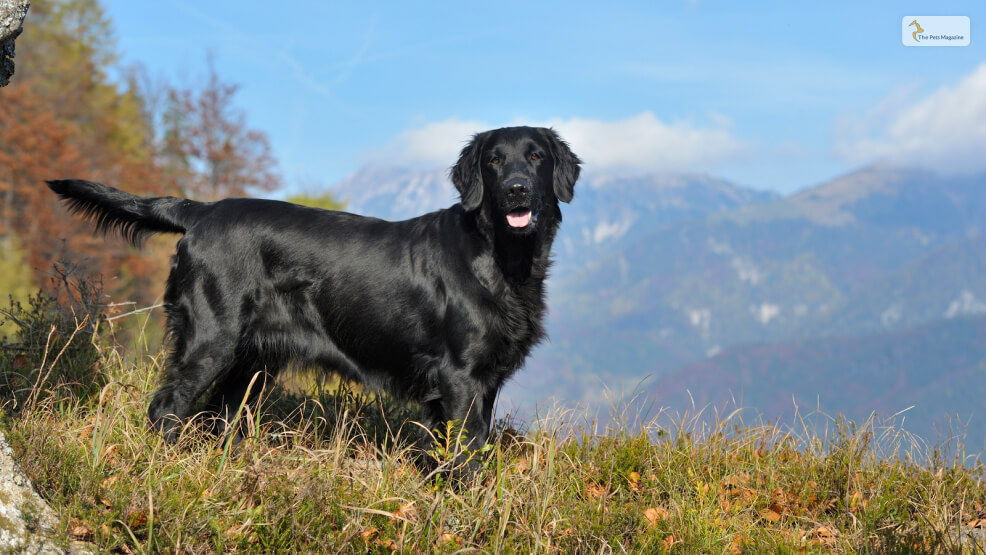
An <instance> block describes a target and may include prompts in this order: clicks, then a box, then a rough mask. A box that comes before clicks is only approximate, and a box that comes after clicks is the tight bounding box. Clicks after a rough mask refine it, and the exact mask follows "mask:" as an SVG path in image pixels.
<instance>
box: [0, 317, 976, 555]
mask: <svg viewBox="0 0 986 555" xmlns="http://www.w3.org/2000/svg"><path fill="white" fill-rule="evenodd" d="M56 309H57V306H56V305H54V304H53V303H50V302H45V301H43V300H38V301H37V302H36V303H35V305H34V306H33V307H28V308H25V309H20V310H19V311H18V310H14V311H11V312H12V314H11V315H12V316H14V317H16V319H17V320H18V321H19V322H20V323H21V325H22V327H21V330H20V333H19V334H18V336H17V337H14V338H11V339H8V341H7V343H6V344H5V349H4V350H2V351H0V367H2V368H4V370H5V371H4V373H3V379H2V380H0V388H2V389H0V391H2V394H3V396H4V398H5V399H6V404H5V405H4V407H5V408H4V412H3V417H2V430H3V431H4V433H5V434H6V435H7V438H8V441H9V442H10V443H11V445H12V446H13V448H14V451H15V456H16V458H17V459H18V460H19V461H20V462H21V463H22V464H23V466H24V468H25V470H26V472H27V474H28V476H29V477H30V478H31V479H32V481H33V482H34V484H35V487H36V488H37V490H38V491H39V493H40V494H41V495H42V496H43V497H44V498H45V499H47V500H48V501H49V503H50V504H51V505H52V507H53V508H54V509H55V511H56V512H57V513H58V515H59V517H60V519H61V530H60V531H61V532H62V533H63V535H64V537H65V538H66V542H67V541H68V539H69V538H72V539H78V540H84V541H88V542H92V543H94V544H95V545H96V546H97V547H98V548H99V549H100V550H105V551H111V552H119V553H137V552H188V553H202V552H205V553H209V552H227V551H237V552H238V551H244V552H257V553H267V552H294V553H300V552H379V553H389V552H394V551H396V552H422V551H423V552H442V553H446V552H447V553H451V552H457V551H480V552H507V553H510V552H519V553H526V552H558V553H572V552H593V553H595V552H633V553H658V552H670V553H694V552H703V553H759V552H764V551H771V552H802V551H807V552H814V551H826V552H827V551H837V552H848V553H855V552H881V553H888V552H889V553H895V552H897V553H914V552H917V553H922V552H927V553H941V552H954V553H981V552H982V549H983V548H984V544H983V541H984V540H983V539H982V538H983V537H984V533H986V487H984V484H983V479H984V472H983V470H984V469H983V466H982V465H981V463H979V462H977V460H976V459H974V458H968V457H966V456H965V454H964V453H962V451H961V447H960V446H940V448H938V449H936V448H934V447H929V446H928V445H926V444H924V443H922V442H921V441H920V440H918V439H917V438H913V437H911V436H909V435H908V434H906V433H904V432H902V431H900V430H897V429H895V428H893V427H888V426H883V425H881V424H880V423H877V422H873V421H869V422H866V423H862V424H854V423H851V422H847V421H845V420H842V419H839V418H835V419H830V420H829V421H828V424H827V425H823V426H822V427H821V428H819V427H817V426H814V427H809V426H807V425H806V424H804V421H803V420H802V419H800V418H796V419H795V421H793V422H791V423H790V425H787V426H782V425H763V424H761V423H754V422H744V417H743V413H742V412H741V411H737V412H735V413H733V414H730V415H723V416H722V417H721V418H719V419H718V420H717V424H714V425H711V426H708V425H705V424H702V422H704V421H705V420H703V419H699V418H694V417H693V416H691V415H688V414H685V415H681V416H674V415H669V414H666V413H662V412H660V411H657V412H656V413H652V414H648V413H647V412H646V411H643V410H642V409H641V410H637V408H638V407H643V406H644V404H642V403H638V402H635V401H630V402H628V403H626V405H625V406H623V407H622V409H620V410H616V412H617V414H616V415H615V417H614V418H613V421H614V422H616V424H615V425H613V426H611V427H610V428H609V429H607V430H597V429H595V427H594V425H593V422H592V421H590V420H589V419H588V418H586V417H585V416H584V414H583V413H580V412H579V411H578V410H575V409H570V410H562V409H558V410H554V411H550V413H549V414H548V415H547V416H546V417H544V418H542V419H541V420H539V421H538V422H536V423H530V424H522V423H516V422H514V423H509V424H508V423H504V422H501V423H500V424H499V426H498V430H499V441H498V442H497V443H495V444H494V445H493V446H492V448H490V449H489V450H488V452H487V453H485V462H484V468H483V470H482V471H481V472H480V473H479V474H478V475H476V476H475V477H474V478H473V479H471V480H467V481H465V482H462V483H455V482H452V481H449V480H446V479H445V478H444V475H443V474H425V473H423V472H422V471H420V470H418V469H417V468H416V467H414V466H412V465H411V464H410V463H409V461H410V457H409V456H408V453H407V451H406V450H405V449H403V448H402V447H400V446H399V445H396V446H395V442H394V439H393V438H394V432H396V431H397V430H396V428H399V427H401V426H402V423H404V422H405V421H406V420H407V419H408V418H409V417H410V418H413V407H412V408H405V407H400V406H397V405H394V404H393V403H391V402H390V401H388V400H386V399H374V398H372V397H370V396H367V395H364V394H362V393H359V392H355V391H353V390H352V389H351V388H349V387H346V386H341V387H336V388H331V390H329V388H317V389H318V390H315V391H309V392H308V393H309V394H308V395H299V394H298V393H295V392H292V391H291V390H289V389H288V388H285V387H282V386H274V387H270V388H268V391H269V392H267V393H265V395H264V401H263V403H262V404H261V406H260V407H244V409H243V411H242V412H241V414H240V417H239V421H238V424H239V425H240V426H242V427H244V429H245V430H247V432H248V435H249V436H250V437H249V438H248V439H246V440H244V441H243V442H242V443H241V444H240V445H238V446H236V447H232V446H230V445H228V444H223V443H220V442H219V441H218V440H216V439H215V438H214V437H212V436H211V435H209V434H208V433H205V432H203V431H202V430H201V429H200V428H201V426H199V427H196V426H190V427H189V428H188V429H187V430H186V432H185V433H184V434H183V436H182V437H181V439H180V441H179V443H178V445H174V446H171V445H166V444H165V443H164V442H163V441H162V440H161V438H160V437H159V436H158V435H157V434H154V433H151V432H150V431H149V430H148V428H147V426H146V420H145V418H146V416H145V410H146V406H147V402H148V399H149V396H150V394H151V393H152V391H153V389H154V385H155V383H156V380H157V376H158V375H159V373H160V371H161V365H162V363H163V360H164V356H163V353H160V352H145V350H144V349H143V348H141V347H136V348H129V349H125V348H123V347H120V346H119V345H115V344H113V341H112V338H113V333H112V325H111V323H110V322H107V321H106V320H105V319H102V320H99V322H100V323H99V325H98V326H91V325H89V322H90V321H91V320H86V319H85V317H84V316H83V317H82V320H81V321H78V320H77V319H78V318H79V317H80V314H83V313H84V312H85V311H76V314H75V315H74V316H68V315H67V313H64V311H62V313H60V312H59V311H58V310H56ZM90 316H98V315H90ZM76 322H78V325H76ZM52 324H54V325H55V327H54V328H52V327H51V325H52ZM53 329H54V331H52V330H53ZM311 381H312V380H295V382H296V383H309V382H311ZM314 385H315V384H312V386H313V387H314ZM818 418H820V417H818V416H817V415H816V416H814V417H813V419H814V420H818ZM403 427H404V429H408V430H409V429H412V428H414V424H413V423H404V424H403ZM819 429H821V430H822V431H817V430H819ZM449 436H450V438H451V439H449V440H448V441H445V440H442V441H440V442H439V443H440V444H441V445H440V447H438V448H436V449H435V451H434V452H433V455H434V456H435V457H436V458H437V459H438V461H439V462H448V463H449V464H451V462H450V461H451V457H450V456H449V455H448V454H449V453H451V452H453V451H454V442H455V434H454V433H451V434H449ZM944 447H947V448H948V449H944V450H943V448H944ZM946 451H947V452H946ZM480 455H481V454H477V456H480ZM975 538H979V539H978V541H979V544H978V547H976V544H975V543H974V542H975V541H977V540H975ZM977 550H978V551H977Z"/></svg>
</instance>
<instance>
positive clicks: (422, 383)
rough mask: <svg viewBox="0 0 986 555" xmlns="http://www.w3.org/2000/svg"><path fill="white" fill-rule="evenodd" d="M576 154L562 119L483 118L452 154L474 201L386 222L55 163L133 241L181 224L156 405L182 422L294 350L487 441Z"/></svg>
mask: <svg viewBox="0 0 986 555" xmlns="http://www.w3.org/2000/svg"><path fill="white" fill-rule="evenodd" d="M580 163H581V161H580V160H579V158H578V157H577V156H575V154H573V153H572V151H571V150H570V149H569V147H568V145H567V144H566V143H565V142H564V141H562V140H561V139H560V138H559V137H558V135H557V134H556V133H555V131H554V130H551V129H544V128H531V127H507V128H503V129H495V130H492V131H487V132H484V133H480V134H478V135H476V136H475V137H473V139H472V141H471V142H470V143H469V144H468V145H467V146H466V147H465V148H463V149H462V153H461V154H460V156H459V159H458V161H457V162H456V164H455V166H453V167H452V168H451V170H450V176H451V179H452V182H453V183H454V184H455V186H456V188H457V189H458V191H459V194H460V196H461V202H460V203H458V204H455V205H454V206H452V207H451V208H448V209H445V210H439V211H437V212H431V213H429V214H425V215H423V216H419V217H417V218H413V219H410V220H406V221H401V222H387V221H383V220H379V219H375V218H368V217H363V216H357V215H353V214H347V213H344V212H336V211H329V210H320V209H316V208H308V207H303V206H298V205H295V204H290V203H285V202H278V201H272V200H260V199H247V198H234V199H226V200H221V201H218V202H210V203H205V202H196V201H193V200H188V199H182V198H174V197H160V198H142V197H137V196H134V195H131V194H129V193H125V192H123V191H119V190H117V189H114V188H112V187H108V186H106V185H102V184H99V183H92V182H89V181H81V180H61V181H49V182H48V185H49V187H51V189H52V190H53V191H54V192H55V193H57V194H58V195H60V196H61V197H62V198H63V199H64V200H66V201H67V203H68V207H69V209H70V210H71V211H73V212H76V213H80V214H82V215H83V216H85V217H87V218H90V219H91V220H93V221H94V223H95V224H96V227H97V228H98V229H99V230H101V231H103V232H107V231H119V232H121V233H122V234H123V235H124V236H126V237H127V238H128V239H129V240H130V241H131V242H132V243H134V244H135V245H137V244H139V243H140V241H141V239H142V238H143V237H144V236H146V235H148V234H152V233H159V232H162V233H183V234H184V237H182V238H181V239H180V240H179V241H178V244H177V249H176V250H177V252H176V254H175V255H174V256H173V257H172V261H171V275H170V276H169V277H168V283H167V288H166V291H165V296H164V303H165V309H166V311H167V327H168V332H169V337H170V343H171V353H170V358H169V361H168V369H167V371H166V375H165V377H164V381H163V384H162V385H161V387H160V388H159V389H158V390H157V392H156V393H155V394H154V398H153V400H152V401H151V404H150V408H149V409H148V416H149V417H150V420H151V422H152V423H154V425H156V426H158V427H159V428H160V430H161V431H162V432H163V433H164V435H165V437H166V438H168V439H169V440H173V439H174V438H175V436H176V435H177V433H178V431H179V429H180V420H181V419H185V418H187V417H188V416H190V413H191V411H192V410H193V403H194V402H195V401H196V399H197V398H198V397H200V396H201V395H202V394H203V393H204V392H205V391H206V390H207V389H208V388H209V387H210V386H211V385H213V384H215V387H214V388H213V394H212V396H211V398H210V400H209V402H208V405H207V406H208V407H209V410H211V411H214V412H217V413H218V414H219V415H220V416H223V417H226V418H228V417H229V416H230V415H231V414H233V412H235V410H236V409H237V408H238V406H239V403H240V402H242V400H243V398H244V396H245V394H246V393H247V387H248V384H249V383H250V381H251V378H252V377H253V376H254V375H255V374H256V373H257V372H265V373H266V374H267V375H268V376H273V375H275V374H276V373H277V372H278V371H279V370H281V369H282V368H283V367H284V366H285V365H286V364H287V363H288V362H289V361H298V362H301V363H306V364H313V365H317V366H319V367H322V368H324V369H326V370H327V371H335V372H338V373H340V374H341V375H342V376H343V377H345V378H349V379H353V380H356V381H359V382H361V383H364V384H367V385H369V386H371V387H377V388H381V389H384V390H386V391H388V392H390V393H391V394H392V395H394V396H396V397H399V398H403V399H410V400H414V401H417V402H419V403H420V404H421V405H422V406H423V408H424V413H425V419H426V421H425V422H424V424H425V425H427V426H428V427H429V429H434V428H436V427H437V426H439V425H440V424H441V423H443V422H445V421H448V420H455V419H460V420H461V421H462V422H464V424H465V429H466V431H467V437H468V438H469V440H470V443H471V445H472V446H473V447H476V446H479V445H482V444H483V443H485V442H486V439H487V436H488V434H489V428H490V423H491V418H492V412H493V403H494V401H495V399H496V395H497V392H498V391H499V390H500V387H501V386H502V385H503V383H504V381H505V380H506V379H507V378H509V377H510V376H511V375H512V374H513V373H514V372H516V371H517V370H518V369H519V368H520V367H521V366H522V365H523V364H524V359H525V358H526V357H527V355H528V353H530V351H531V348H532V347H534V345H536V344H537V343H538V342H539V341H540V340H541V339H542V338H543V337H544V335H545V332H544V328H543V326H542V319H543V316H544V311H545V301H544V280H545V278H546V276H547V273H548V266H549V256H550V251H551V243H552V240H553V239H554V236H555V231H556V230H557V228H558V224H559V222H561V211H560V209H559V206H558V201H562V202H569V201H571V200H572V195H573V192H574V186H575V182H576V180H577V179H578V177H579V170H580V167H579V164H580Z"/></svg>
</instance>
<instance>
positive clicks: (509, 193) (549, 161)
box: [451, 127, 582, 235]
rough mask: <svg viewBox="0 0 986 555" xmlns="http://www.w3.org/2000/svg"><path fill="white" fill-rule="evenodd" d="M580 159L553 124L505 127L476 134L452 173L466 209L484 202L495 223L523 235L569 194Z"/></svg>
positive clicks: (573, 187) (571, 190)
mask: <svg viewBox="0 0 986 555" xmlns="http://www.w3.org/2000/svg"><path fill="white" fill-rule="evenodd" d="M581 163H582V161H581V160H579V158H578V156H576V155H575V154H574V153H572V151H571V149H569V148H568V144H566V143H565V141H563V140H561V138H560V137H559V136H558V134H557V133H555V131H554V130H553V129H545V128H542V127H504V128H502V129H494V130H492V131H486V132H484V133H479V134H478V135H476V136H474V137H473V139H472V141H470V143H469V144H468V145H466V147H465V148H463V149H462V153H461V154H460V155H459V161H458V162H456V164H455V166H453V167H452V170H451V178H452V183H454V184H455V187H456V189H458V190H459V194H460V195H461V198H462V207H463V208H464V209H465V210H467V211H472V210H476V209H477V208H479V207H481V206H483V207H484V208H486V209H488V210H489V211H490V212H489V213H490V214H491V215H492V216H493V218H494V225H496V226H498V227H500V228H501V229H505V230H507V231H508V232H510V233H514V234H517V235H527V234H530V233H533V232H534V231H535V230H537V229H538V225H539V221H541V219H542V218H543V217H545V216H547V217H549V218H553V217H555V214H558V213H559V212H558V210H557V206H558V201H559V200H560V201H562V202H570V201H571V200H572V196H573V195H574V192H575V182H576V180H578V178H579V171H580V167H579V164H581Z"/></svg>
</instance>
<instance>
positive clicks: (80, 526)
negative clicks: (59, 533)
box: [68, 518, 92, 540]
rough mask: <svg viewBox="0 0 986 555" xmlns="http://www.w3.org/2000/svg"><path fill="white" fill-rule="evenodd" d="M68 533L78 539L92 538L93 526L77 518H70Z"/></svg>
mask: <svg viewBox="0 0 986 555" xmlns="http://www.w3.org/2000/svg"><path fill="white" fill-rule="evenodd" d="M68 535H69V536H72V538H73V539H76V540H88V539H90V538H92V528H90V527H89V526H88V525H87V524H85V523H84V522H82V521H81V520H79V519H77V518H73V519H71V520H69V527H68Z"/></svg>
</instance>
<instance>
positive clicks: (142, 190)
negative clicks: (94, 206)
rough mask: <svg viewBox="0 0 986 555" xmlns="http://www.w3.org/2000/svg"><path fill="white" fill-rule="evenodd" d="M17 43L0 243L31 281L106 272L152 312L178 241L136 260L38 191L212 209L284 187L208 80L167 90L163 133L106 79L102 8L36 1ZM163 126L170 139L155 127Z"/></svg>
mask: <svg viewBox="0 0 986 555" xmlns="http://www.w3.org/2000/svg"><path fill="white" fill-rule="evenodd" d="M24 28H25V30H24V34H23V35H22V36H21V37H20V38H19V39H18V44H17V45H18V67H17V69H18V71H17V74H15V76H14V79H13V80H12V81H11V84H10V85H9V86H7V87H5V88H3V89H0V239H2V238H3V236H6V235H8V234H13V235H16V236H17V237H18V238H19V240H20V243H21V244H22V245H23V247H24V249H25V251H26V253H27V260H28V263H29V264H30V266H31V268H32V270H33V272H34V274H35V279H36V282H37V283H38V284H39V285H40V284H44V283H45V281H46V280H45V279H44V278H45V276H46V275H47V274H48V273H49V271H50V269H51V267H52V264H53V263H54V262H57V261H64V262H67V263H69V264H71V265H74V266H76V267H78V268H79V269H80V270H81V271H82V272H84V273H101V274H102V275H103V276H104V282H105V285H106V289H107V292H108V293H110V294H111V295H112V296H113V297H114V300H116V301H136V302H138V303H141V304H149V303H150V302H152V301H153V300H154V299H156V298H158V297H159V296H160V294H161V291H162V289H163V283H164V276H165V274H166V270H167V264H168V256H167V254H166V252H167V251H170V250H171V248H172V247H171V245H173V243H174V240H175V238H174V237H170V238H165V239H159V240H152V241H151V242H149V244H148V245H147V247H145V248H144V249H143V250H142V251H138V250H137V249H134V248H133V247H131V246H129V245H127V244H126V243H125V242H124V241H123V240H122V239H119V238H116V237H107V238H103V237H99V236H96V235H95V234H94V233H93V230H92V226H91V225H90V224H88V223H86V222H83V221H82V220H81V219H80V218H78V217H75V216H70V215H69V214H68V213H67V212H66V211H65V209H64V208H63V207H61V206H60V205H59V201H58V199H57V198H56V197H55V195H54V194H52V193H51V191H50V190H48V188H47V187H46V186H45V183H44V182H45V180H48V179H59V178H80V179H89V180H92V181H100V182H103V183H107V184H110V185H114V186H118V187H120V188H121V189H125V190H127V191H128V192H133V193H136V194H142V195H155V196H161V195H169V194H172V195H173V194H178V193H180V192H187V193H190V194H192V195H193V196H199V197H200V198H201V197H209V198H217V197H219V196H225V195H236V194H239V195H242V194H244V193H245V192H246V190H247V189H248V188H251V189H272V188H274V187H276V186H277V185H279V183H280V181H279V179H278V176H277V174H276V173H275V171H274V168H275V164H276V162H275V160H274V159H273V157H272V156H271V154H270V148H269V146H268V144H267V142H266V138H265V137H264V136H263V135H262V134H260V133H258V132H256V131H251V130H249V129H248V128H247V127H246V124H245V118H244V117H243V115H242V114H240V113H237V112H235V111H234V110H233V109H232V97H233V94H234V93H235V90H236V89H235V87H232V86H230V85H226V84H223V83H222V82H221V81H220V80H219V78H218V77H217V76H216V75H215V72H214V71H211V67H210V77H209V81H208V84H207V86H206V87H205V88H204V89H203V90H202V91H200V92H198V93H192V92H190V91H179V90H175V89H169V90H168V92H167V94H168V96H169V97H170V98H173V99H175V102H177V103H174V102H173V103H172V104H171V109H181V110H187V113H186V114H185V116H186V117H184V119H183V120H182V121H181V122H175V121H172V122H170V124H168V120H167V117H166V114H165V116H163V117H162V116H161V115H160V114H154V113H153V106H152V104H153V103H152V102H149V101H148V95H149V94H150V91H141V90H139V89H138V88H137V87H136V86H134V85H133V84H132V83H131V84H130V86H123V85H120V84H118V83H115V82H112V81H111V80H110V79H109V78H108V77H107V70H108V69H109V68H110V67H112V65H113V64H115V63H116V59H117V55H116V53H115V51H114V45H113V43H112V32H111V26H110V22H109V20H108V18H106V17H105V15H104V14H103V11H102V8H101V7H100V5H99V3H98V1H97V0H63V1H53V0H36V1H35V2H33V3H32V6H31V12H30V14H29V16H28V18H27V19H26V20H25V22H24ZM158 119H164V120H165V123H166V125H165V126H164V127H165V133H161V134H159V133H157V132H156V129H155V127H156V125H155V121H156V120H158Z"/></svg>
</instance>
